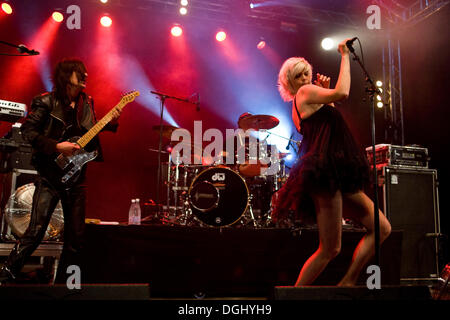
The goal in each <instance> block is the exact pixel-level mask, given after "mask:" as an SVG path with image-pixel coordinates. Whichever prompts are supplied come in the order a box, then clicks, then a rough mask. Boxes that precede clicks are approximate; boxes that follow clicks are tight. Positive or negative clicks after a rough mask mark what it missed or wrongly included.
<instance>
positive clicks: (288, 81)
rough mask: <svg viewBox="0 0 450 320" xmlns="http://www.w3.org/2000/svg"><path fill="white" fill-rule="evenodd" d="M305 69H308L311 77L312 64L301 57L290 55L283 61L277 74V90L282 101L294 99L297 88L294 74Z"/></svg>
mask: <svg viewBox="0 0 450 320" xmlns="http://www.w3.org/2000/svg"><path fill="white" fill-rule="evenodd" d="M305 69H308V70H309V73H310V77H311V78H312V66H311V64H309V62H308V61H306V59H305V58H302V57H292V58H289V59H287V60H286V61H284V63H283V65H282V66H281V69H280V72H279V74H278V91H279V92H280V95H281V98H282V99H283V100H284V101H292V100H294V97H295V95H296V94H297V91H298V89H299V87H298V85H296V84H295V81H294V80H295V76H297V75H298V74H299V73H300V72H303V71H304V70H305Z"/></svg>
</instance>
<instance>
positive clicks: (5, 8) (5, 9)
mask: <svg viewBox="0 0 450 320" xmlns="http://www.w3.org/2000/svg"><path fill="white" fill-rule="evenodd" d="M2 10H3V12H4V13H6V14H11V13H12V12H13V9H12V7H11V5H10V4H9V3H6V2H3V3H2Z"/></svg>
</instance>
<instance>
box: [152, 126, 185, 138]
mask: <svg viewBox="0 0 450 320" xmlns="http://www.w3.org/2000/svg"><path fill="white" fill-rule="evenodd" d="M152 129H153V130H154V131H156V132H158V133H159V130H160V126H159V125H158V126H153V128H152ZM177 129H180V128H178V127H174V126H170V125H163V126H162V136H163V137H164V138H167V139H172V132H174V131H175V130H177Z"/></svg>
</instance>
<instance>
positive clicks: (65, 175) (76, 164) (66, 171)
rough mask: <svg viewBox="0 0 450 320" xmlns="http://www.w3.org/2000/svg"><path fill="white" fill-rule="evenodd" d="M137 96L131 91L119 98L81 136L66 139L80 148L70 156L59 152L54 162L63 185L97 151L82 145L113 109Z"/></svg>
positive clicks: (101, 126) (89, 138)
mask: <svg viewBox="0 0 450 320" xmlns="http://www.w3.org/2000/svg"><path fill="white" fill-rule="evenodd" d="M137 96H139V91H131V92H129V93H127V94H125V95H124V96H122V98H121V99H120V102H119V103H118V104H117V105H116V106H115V107H114V108H112V109H111V110H110V111H109V112H108V113H107V114H106V115H105V116H104V117H103V118H102V119H101V120H100V121H98V122H97V123H96V124H95V125H94V126H93V127H92V128H91V129H90V130H89V131H88V132H86V133H85V134H84V135H83V136H82V137H81V138H80V137H72V138H70V139H68V140H67V141H69V142H72V143H76V144H77V145H79V146H80V149H79V150H77V151H76V152H75V153H74V154H73V155H72V156H64V155H63V154H62V153H60V154H59V155H58V156H57V157H56V159H55V162H56V164H57V167H58V168H59V169H60V170H58V171H59V172H58V173H57V176H58V177H57V179H58V180H59V182H60V183H62V184H63V185H64V186H70V185H71V184H72V183H74V182H75V181H76V180H77V177H78V176H79V174H80V173H81V169H82V168H83V166H84V165H85V164H86V163H87V162H89V161H92V160H94V159H95V158H96V157H97V155H98V151H97V150H94V151H91V152H88V151H86V150H85V149H84V147H85V146H86V145H87V144H88V143H89V142H90V141H91V140H92V139H93V138H94V137H95V136H96V135H97V134H98V133H99V132H100V131H101V130H102V129H103V128H104V127H105V126H106V125H107V124H108V123H109V122H110V121H111V120H112V117H113V116H112V114H113V110H114V109H117V110H120V111H121V110H122V109H123V108H124V107H125V106H126V105H127V104H128V103H130V102H132V101H133V100H134V99H135V98H136V97H137Z"/></svg>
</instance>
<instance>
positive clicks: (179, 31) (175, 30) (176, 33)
mask: <svg viewBox="0 0 450 320" xmlns="http://www.w3.org/2000/svg"><path fill="white" fill-rule="evenodd" d="M170 33H171V34H172V35H173V36H174V37H179V36H181V35H182V34H183V29H181V27H180V26H179V25H176V26H173V27H172V29H170Z"/></svg>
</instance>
